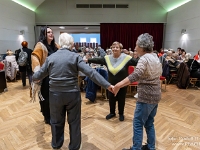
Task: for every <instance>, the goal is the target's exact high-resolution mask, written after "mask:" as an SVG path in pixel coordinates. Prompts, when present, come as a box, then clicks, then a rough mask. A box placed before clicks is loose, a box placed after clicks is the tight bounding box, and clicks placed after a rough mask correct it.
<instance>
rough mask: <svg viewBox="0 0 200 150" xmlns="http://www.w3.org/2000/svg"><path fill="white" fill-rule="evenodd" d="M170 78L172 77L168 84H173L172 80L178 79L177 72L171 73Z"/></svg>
mask: <svg viewBox="0 0 200 150" xmlns="http://www.w3.org/2000/svg"><path fill="white" fill-rule="evenodd" d="M170 76H171V78H170V79H169V82H168V84H170V83H171V81H172V79H177V71H172V72H170Z"/></svg>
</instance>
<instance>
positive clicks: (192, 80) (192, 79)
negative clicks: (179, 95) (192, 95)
mask: <svg viewBox="0 0 200 150" xmlns="http://www.w3.org/2000/svg"><path fill="white" fill-rule="evenodd" d="M197 81H198V78H191V77H190V82H189V84H188V86H187V88H188V87H189V85H190V84H191V85H192V87H195V85H196V83H197ZM187 88H186V89H187Z"/></svg>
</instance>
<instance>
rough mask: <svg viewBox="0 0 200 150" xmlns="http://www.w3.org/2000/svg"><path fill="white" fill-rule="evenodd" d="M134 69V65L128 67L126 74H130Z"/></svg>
mask: <svg viewBox="0 0 200 150" xmlns="http://www.w3.org/2000/svg"><path fill="white" fill-rule="evenodd" d="M133 71H134V66H129V67H128V74H131V73H132V72H133Z"/></svg>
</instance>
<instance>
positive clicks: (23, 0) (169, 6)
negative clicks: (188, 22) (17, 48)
mask: <svg viewBox="0 0 200 150" xmlns="http://www.w3.org/2000/svg"><path fill="white" fill-rule="evenodd" d="M12 1H14V2H16V3H18V4H20V5H22V6H24V7H26V8H29V9H31V10H32V11H35V10H36V9H37V7H38V6H39V5H40V4H42V3H43V2H44V1H45V0H12ZM156 1H157V2H158V3H159V4H160V5H161V6H162V7H163V8H164V9H165V10H166V11H171V10H173V9H175V8H177V7H179V6H181V5H183V4H185V3H187V2H189V1H191V0H156Z"/></svg>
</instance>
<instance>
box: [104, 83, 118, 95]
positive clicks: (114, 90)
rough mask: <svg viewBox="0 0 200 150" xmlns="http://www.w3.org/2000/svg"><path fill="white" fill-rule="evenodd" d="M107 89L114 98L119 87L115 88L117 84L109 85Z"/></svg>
mask: <svg viewBox="0 0 200 150" xmlns="http://www.w3.org/2000/svg"><path fill="white" fill-rule="evenodd" d="M107 89H108V90H109V91H110V92H112V93H113V94H114V95H115V96H116V95H117V93H118V92H119V89H120V87H119V86H117V84H116V85H115V86H113V85H110V86H109V87H108V88H107Z"/></svg>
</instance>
